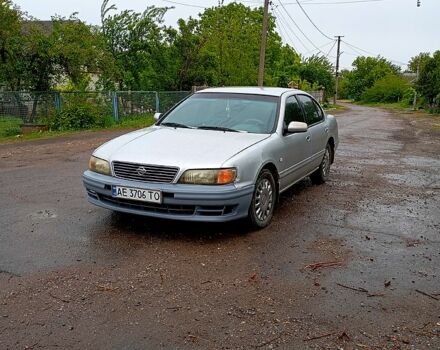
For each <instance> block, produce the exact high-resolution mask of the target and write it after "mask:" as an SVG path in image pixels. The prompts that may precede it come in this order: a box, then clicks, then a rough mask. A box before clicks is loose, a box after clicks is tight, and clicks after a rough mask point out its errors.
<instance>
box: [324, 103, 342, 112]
mask: <svg viewBox="0 0 440 350" xmlns="http://www.w3.org/2000/svg"><path fill="white" fill-rule="evenodd" d="M346 109H347V107H345V106H342V105H338V104H335V105H334V104H328V105H326V106H325V108H324V110H325V111H326V112H327V113H329V114H332V113H340V112H343V111H345V110H346Z"/></svg>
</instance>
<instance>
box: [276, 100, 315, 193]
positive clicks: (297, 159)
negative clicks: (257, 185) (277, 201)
mask: <svg viewBox="0 0 440 350" xmlns="http://www.w3.org/2000/svg"><path fill="white" fill-rule="evenodd" d="M293 121H297V122H303V123H305V118H304V113H303V109H302V108H301V106H300V104H299V103H298V100H297V99H296V97H295V96H289V97H288V98H287V99H286V105H285V111H284V123H283V130H284V131H283V136H282V141H281V142H282V151H281V158H280V161H281V159H282V163H281V164H282V165H281V172H280V189H281V190H283V189H285V188H287V187H289V186H290V185H291V184H293V183H295V182H297V181H299V180H301V179H302V178H303V177H304V176H306V175H307V174H308V173H309V172H310V156H311V152H312V149H311V145H310V132H309V131H306V132H301V133H293V134H291V133H288V132H287V126H288V125H289V123H290V122H293Z"/></svg>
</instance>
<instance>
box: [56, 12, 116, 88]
mask: <svg viewBox="0 0 440 350" xmlns="http://www.w3.org/2000/svg"><path fill="white" fill-rule="evenodd" d="M52 22H53V31H52V33H51V36H50V40H51V45H50V49H49V55H50V57H51V58H52V59H53V61H54V62H55V66H56V67H57V68H58V70H57V72H56V73H57V74H58V78H60V77H68V78H69V79H70V81H71V82H72V84H73V86H74V87H79V86H81V85H82V82H83V81H87V80H88V78H89V76H90V75H92V74H93V75H96V76H101V74H104V75H105V74H112V73H113V68H114V65H113V60H112V57H111V55H110V53H109V52H108V51H107V50H106V45H105V41H104V38H103V37H102V35H101V33H100V32H99V31H98V30H97V29H96V28H94V27H91V26H88V25H87V24H85V23H84V22H81V21H80V20H79V19H78V18H77V17H76V14H74V15H72V16H70V18H69V19H65V18H62V17H54V18H53V19H52Z"/></svg>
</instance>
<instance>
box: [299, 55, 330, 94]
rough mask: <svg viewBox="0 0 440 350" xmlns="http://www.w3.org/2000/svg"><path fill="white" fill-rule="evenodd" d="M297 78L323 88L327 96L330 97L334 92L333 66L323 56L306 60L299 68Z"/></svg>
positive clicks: (314, 56)
mask: <svg viewBox="0 0 440 350" xmlns="http://www.w3.org/2000/svg"><path fill="white" fill-rule="evenodd" d="M299 76H300V78H301V79H302V80H306V81H307V82H309V83H311V84H315V85H316V84H318V85H319V86H320V87H324V88H325V91H326V92H327V94H330V95H331V94H332V93H333V91H334V76H333V65H332V64H331V63H330V61H329V60H328V59H327V58H326V57H325V56H318V55H313V56H310V57H308V58H306V59H305V60H304V62H303V64H302V65H301V67H300V71H299Z"/></svg>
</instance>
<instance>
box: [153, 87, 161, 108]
mask: <svg viewBox="0 0 440 350" xmlns="http://www.w3.org/2000/svg"><path fill="white" fill-rule="evenodd" d="M154 93H155V94H156V113H159V112H160V100H159V93H158V92H157V91H155V92H154Z"/></svg>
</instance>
